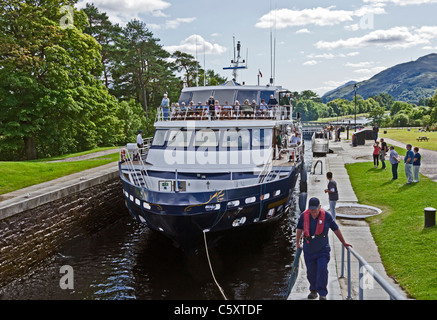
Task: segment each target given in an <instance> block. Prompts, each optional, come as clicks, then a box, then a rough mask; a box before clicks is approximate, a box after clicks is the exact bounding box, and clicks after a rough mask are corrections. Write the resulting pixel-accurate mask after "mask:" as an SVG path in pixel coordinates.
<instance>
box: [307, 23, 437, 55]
mask: <svg viewBox="0 0 437 320" xmlns="http://www.w3.org/2000/svg"><path fill="white" fill-rule="evenodd" d="M434 38H437V26H424V27H421V28H414V27H412V28H408V27H394V28H391V29H387V30H375V31H372V32H370V33H368V34H366V35H364V36H362V37H354V38H349V39H346V40H343V39H340V40H337V41H331V42H329V41H319V42H317V43H316V44H315V46H316V47H317V48H318V49H328V50H332V49H339V48H364V47H369V46H382V47H384V48H387V49H393V48H409V47H413V46H416V45H420V44H429V43H430V40H432V39H434Z"/></svg>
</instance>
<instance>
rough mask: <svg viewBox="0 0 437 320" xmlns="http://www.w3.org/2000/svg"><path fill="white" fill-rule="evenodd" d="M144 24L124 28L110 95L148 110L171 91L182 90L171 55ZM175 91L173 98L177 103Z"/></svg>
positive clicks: (171, 97) (135, 22) (134, 21)
mask: <svg viewBox="0 0 437 320" xmlns="http://www.w3.org/2000/svg"><path fill="white" fill-rule="evenodd" d="M158 41H159V39H156V38H154V37H153V33H152V32H151V31H149V30H148V28H147V26H146V24H145V23H143V22H141V21H139V20H132V21H130V22H129V23H128V24H127V25H126V27H125V28H123V40H122V42H121V43H120V54H119V55H118V57H117V61H116V67H114V68H113V71H112V74H113V77H114V87H113V89H112V90H111V92H112V93H113V94H114V95H115V96H117V97H118V98H120V99H123V100H129V99H131V98H134V99H135V100H136V101H137V102H139V103H141V105H142V107H143V108H144V110H145V111H146V113H147V111H148V106H149V105H155V106H156V105H159V103H160V101H161V99H162V95H163V93H165V92H168V93H170V92H169V88H179V90H177V91H178V92H179V91H180V89H181V87H180V83H179V80H178V79H177V78H176V77H175V75H174V71H175V68H176V67H175V65H174V64H172V63H170V62H168V61H167V58H169V57H170V54H169V53H168V52H167V51H165V50H164V49H162V46H161V45H160V44H159V43H158ZM174 94H175V93H174V92H171V94H170V99H173V100H175V99H176V97H175V96H174Z"/></svg>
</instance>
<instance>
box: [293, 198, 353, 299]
mask: <svg viewBox="0 0 437 320" xmlns="http://www.w3.org/2000/svg"><path fill="white" fill-rule="evenodd" d="M329 229H331V230H332V231H333V232H334V233H335V235H336V236H337V238H338V239H339V240H340V242H341V243H342V244H343V245H344V246H345V248H348V247H352V246H351V245H350V244H348V243H346V241H345V240H344V238H343V235H342V233H341V231H340V229H339V228H338V225H337V223H336V222H335V221H334V219H333V218H332V216H331V214H330V213H329V212H325V211H324V210H323V209H321V206H320V200H319V199H318V198H311V199H310V201H309V203H308V209H307V210H305V211H304V212H303V213H302V214H301V215H300V217H299V221H298V223H297V229H296V246H297V247H298V248H302V245H301V243H300V240H301V238H302V236H303V240H304V244H303V253H304V259H305V265H306V267H307V279H308V281H309V283H310V291H311V292H310V294H309V295H308V299H315V298H317V294H319V296H320V297H319V299H320V300H326V295H327V294H328V289H327V286H328V262H329V260H330V252H331V248H330V246H329V238H328V232H329Z"/></svg>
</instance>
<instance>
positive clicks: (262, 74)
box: [258, 70, 263, 78]
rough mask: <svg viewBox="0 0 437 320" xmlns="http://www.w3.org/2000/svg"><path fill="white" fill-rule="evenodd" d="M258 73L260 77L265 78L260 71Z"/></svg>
mask: <svg viewBox="0 0 437 320" xmlns="http://www.w3.org/2000/svg"><path fill="white" fill-rule="evenodd" d="M258 72H259V75H260V76H261V78H262V77H263V74H262V73H261V71H259V70H258Z"/></svg>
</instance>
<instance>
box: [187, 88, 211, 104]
mask: <svg viewBox="0 0 437 320" xmlns="http://www.w3.org/2000/svg"><path fill="white" fill-rule="evenodd" d="M211 96H212V91H211V90H203V91H194V92H193V98H192V99H191V100H193V102H194V103H196V104H197V103H198V102H201V103H202V105H203V104H204V103H205V102H206V101H208V99H209V97H211Z"/></svg>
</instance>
